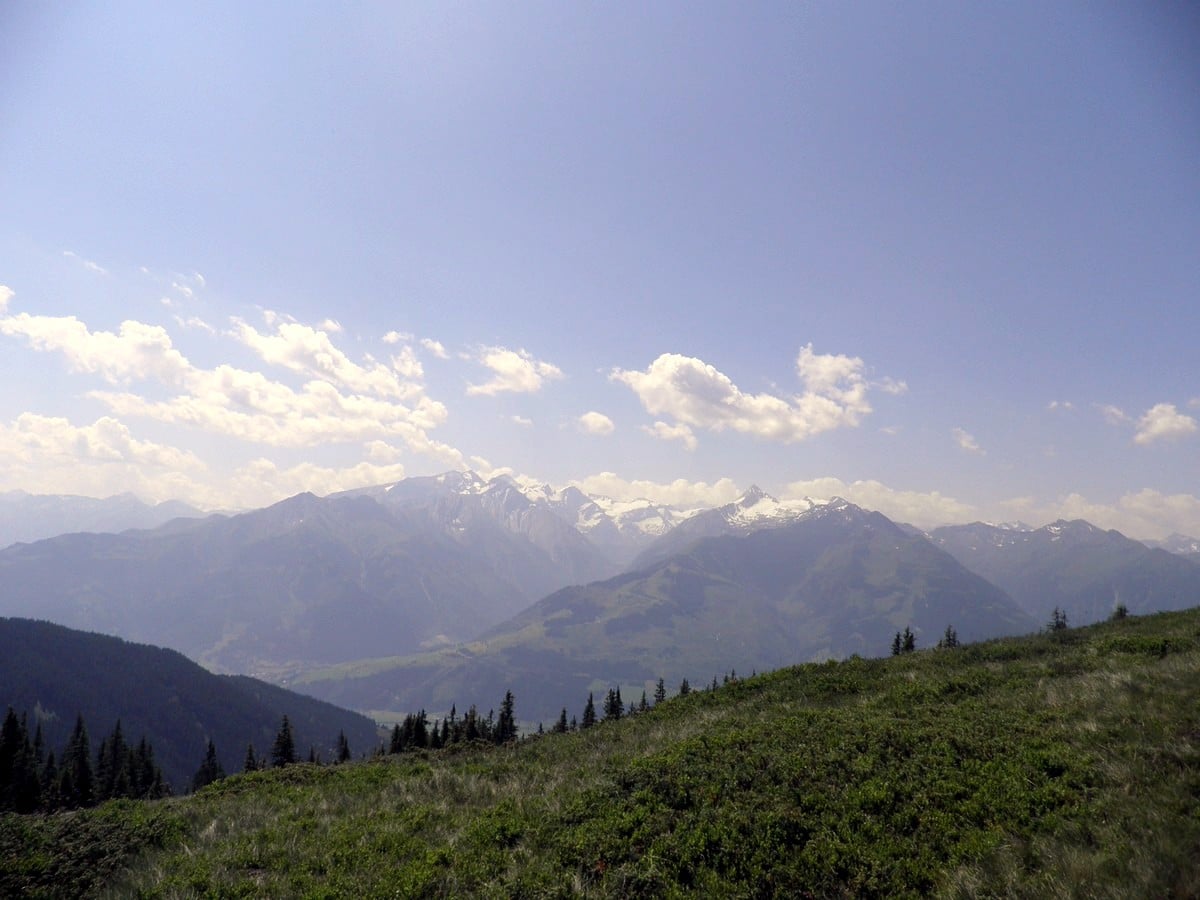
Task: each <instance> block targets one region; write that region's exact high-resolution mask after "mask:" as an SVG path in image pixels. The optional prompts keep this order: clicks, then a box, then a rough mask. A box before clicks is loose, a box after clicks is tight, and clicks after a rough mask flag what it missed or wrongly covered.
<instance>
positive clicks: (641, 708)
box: [638, 691, 650, 712]
mask: <svg viewBox="0 0 1200 900" xmlns="http://www.w3.org/2000/svg"><path fill="white" fill-rule="evenodd" d="M649 708H650V704H649V703H648V702H647V701H646V692H645V691H642V699H641V702H640V703H638V712H645V711H646V710H648V709H649Z"/></svg>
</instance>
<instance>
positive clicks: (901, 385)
mask: <svg viewBox="0 0 1200 900" xmlns="http://www.w3.org/2000/svg"><path fill="white" fill-rule="evenodd" d="M871 387H877V388H879V389H880V390H881V391H883V392H884V393H885V394H893V395H895V396H899V395H900V394H907V393H908V382H906V381H898V380H896V379H895V378H880V379H879V380H878V381H872V382H871Z"/></svg>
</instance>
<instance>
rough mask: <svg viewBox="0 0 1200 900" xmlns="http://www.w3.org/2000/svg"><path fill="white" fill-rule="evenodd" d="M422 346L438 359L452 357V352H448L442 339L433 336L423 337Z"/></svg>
mask: <svg viewBox="0 0 1200 900" xmlns="http://www.w3.org/2000/svg"><path fill="white" fill-rule="evenodd" d="M421 346H422V347H424V348H425V349H426V350H427V351H429V353H431V354H432V355H434V356H436V357H437V358H438V359H449V358H450V354H449V353H447V352H446V348H445V347H443V346H442V342H441V341H435V340H434V339H433V338H421Z"/></svg>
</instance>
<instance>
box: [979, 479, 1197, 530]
mask: <svg viewBox="0 0 1200 900" xmlns="http://www.w3.org/2000/svg"><path fill="white" fill-rule="evenodd" d="M1002 505H1003V506H1004V507H1005V508H1006V509H1007V510H1008V511H1009V512H1010V513H1011V514H1012V515H1015V516H1019V517H1020V518H1022V519H1024V520H1025V521H1027V522H1030V523H1031V524H1039V525H1040V524H1045V523H1047V522H1053V521H1056V520H1057V519H1086V520H1087V521H1088V522H1091V523H1092V524H1093V525H1096V526H1098V527H1100V528H1112V529H1115V530H1117V531H1119V532H1121V533H1122V534H1124V535H1126V536H1127V537H1132V538H1145V539H1149V540H1161V539H1162V538H1165V537H1167V536H1168V535H1170V534H1173V533H1176V532H1178V533H1179V534H1186V535H1191V536H1193V537H1200V497H1196V496H1195V495H1193V494H1164V493H1162V492H1161V491H1156V490H1153V489H1151V488H1143V489H1142V490H1140V491H1135V492H1129V493H1126V494H1123V495H1122V496H1120V497H1119V498H1117V500H1116V501H1115V502H1111V503H1102V502H1096V501H1093V500H1089V499H1088V498H1086V497H1084V496H1083V495H1081V494H1076V493H1071V494H1067V495H1065V496H1063V497H1060V498H1058V499H1057V500H1053V501H1050V502H1044V503H1042V502H1038V501H1037V500H1036V499H1034V498H1032V497H1018V498H1014V499H1012V500H1007V501H1005V502H1004V503H1003V504H1002Z"/></svg>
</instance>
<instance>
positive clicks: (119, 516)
mask: <svg viewBox="0 0 1200 900" xmlns="http://www.w3.org/2000/svg"><path fill="white" fill-rule="evenodd" d="M203 515H205V514H204V513H202V512H201V511H200V510H198V509H196V508H194V507H192V506H188V505H187V504H186V503H181V502H180V501H178V500H168V501H167V502H165V503H158V504H155V505H151V504H148V503H143V502H142V501H141V500H139V499H138V498H137V497H135V496H134V495H133V494H118V495H116V496H115V497H106V498H104V499H103V500H97V499H95V498H93V497H76V496H71V495H59V494H27V493H25V491H5V492H3V493H0V547H7V546H8V545H9V544H14V543H16V542H17V541H24V542H26V543H28V542H30V541H40V540H42V539H43V538H48V537H54V536H55V535H59V534H69V533H72V532H77V531H100V532H117V531H125V530H127V529H130V528H154V527H155V526H158V525H162V524H163V523H164V522H169V521H170V520H171V519H176V518H180V517H187V518H198V517H200V516H203Z"/></svg>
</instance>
